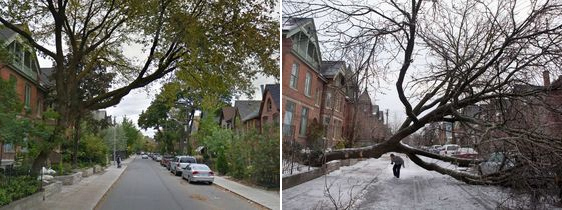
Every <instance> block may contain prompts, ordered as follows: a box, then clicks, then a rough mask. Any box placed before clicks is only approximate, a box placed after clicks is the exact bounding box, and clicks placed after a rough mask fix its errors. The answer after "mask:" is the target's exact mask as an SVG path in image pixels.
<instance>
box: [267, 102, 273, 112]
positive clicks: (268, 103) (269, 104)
mask: <svg viewBox="0 0 562 210" xmlns="http://www.w3.org/2000/svg"><path fill="white" fill-rule="evenodd" d="M271 109H272V107H271V100H267V111H271Z"/></svg>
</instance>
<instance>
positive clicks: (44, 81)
mask: <svg viewBox="0 0 562 210" xmlns="http://www.w3.org/2000/svg"><path fill="white" fill-rule="evenodd" d="M54 71H55V68H53V67H49V68H41V69H39V84H40V85H41V86H43V87H45V88H49V87H52V86H53V85H54V83H53V78H52V76H53V72H54Z"/></svg>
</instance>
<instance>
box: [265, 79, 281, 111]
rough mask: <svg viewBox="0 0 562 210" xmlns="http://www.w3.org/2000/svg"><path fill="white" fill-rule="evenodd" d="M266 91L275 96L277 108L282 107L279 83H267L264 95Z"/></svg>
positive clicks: (272, 96) (274, 100)
mask: <svg viewBox="0 0 562 210" xmlns="http://www.w3.org/2000/svg"><path fill="white" fill-rule="evenodd" d="M266 92H269V93H270V94H271V98H273V102H274V103H275V106H277V109H280V108H281V91H280V85H279V84H267V85H265V91H264V92H263V93H264V97H265V93H266ZM262 100H263V99H262Z"/></svg>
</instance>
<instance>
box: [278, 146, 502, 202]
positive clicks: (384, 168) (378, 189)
mask: <svg viewBox="0 0 562 210" xmlns="http://www.w3.org/2000/svg"><path fill="white" fill-rule="evenodd" d="M402 157H403V159H404V161H405V167H406V168H402V170H401V173H400V178H399V179H397V178H394V176H393V175H392V165H391V164H390V156H389V154H385V155H383V156H382V157H380V158H379V159H367V160H365V161H361V162H359V163H357V164H355V165H352V166H345V167H341V168H340V169H338V170H336V171H334V172H332V173H329V174H327V175H326V176H322V177H319V178H316V179H314V180H311V181H309V182H306V183H303V184H301V185H298V186H295V187H292V188H289V189H286V190H283V192H282V193H283V194H282V195H283V196H282V197H283V209H335V205H334V204H333V203H334V202H335V203H336V204H337V205H338V208H339V209H341V208H345V207H346V206H351V209H455V210H462V209H494V208H495V207H496V206H497V204H498V202H502V201H504V200H506V199H507V198H508V197H509V192H508V190H507V189H506V188H501V187H496V186H474V185H467V184H465V183H464V182H460V181H457V180H455V179H453V178H451V177H450V176H446V175H442V174H439V173H437V172H432V171H427V170H425V169H423V168H421V167H419V166H417V165H416V164H415V163H413V162H412V161H410V160H409V159H408V158H407V157H406V156H402ZM426 161H429V162H434V163H436V164H439V165H444V166H447V167H448V168H453V169H455V168H456V166H454V165H452V164H448V163H445V162H441V161H438V160H429V159H426ZM326 189H329V192H328V190H326ZM329 195H331V197H332V198H333V200H331V199H330V196H329Z"/></svg>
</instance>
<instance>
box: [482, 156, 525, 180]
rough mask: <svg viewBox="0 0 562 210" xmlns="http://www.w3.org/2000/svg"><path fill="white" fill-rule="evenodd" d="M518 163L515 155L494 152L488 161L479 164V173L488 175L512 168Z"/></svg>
mask: <svg viewBox="0 0 562 210" xmlns="http://www.w3.org/2000/svg"><path fill="white" fill-rule="evenodd" d="M516 163H517V161H516V158H515V156H514V155H510V154H509V153H503V152H494V153H492V154H490V156H489V157H488V158H487V159H486V161H484V162H481V163H480V164H478V169H477V170H478V173H480V175H488V174H492V173H496V172H499V171H502V170H506V169H509V168H512V167H514V166H515V165H516Z"/></svg>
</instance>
